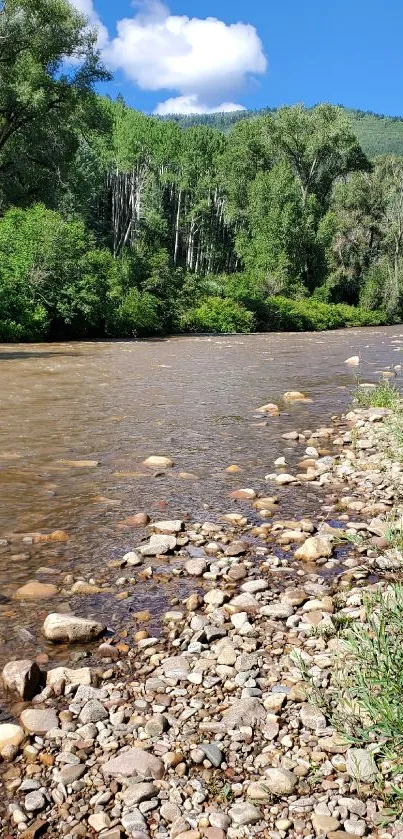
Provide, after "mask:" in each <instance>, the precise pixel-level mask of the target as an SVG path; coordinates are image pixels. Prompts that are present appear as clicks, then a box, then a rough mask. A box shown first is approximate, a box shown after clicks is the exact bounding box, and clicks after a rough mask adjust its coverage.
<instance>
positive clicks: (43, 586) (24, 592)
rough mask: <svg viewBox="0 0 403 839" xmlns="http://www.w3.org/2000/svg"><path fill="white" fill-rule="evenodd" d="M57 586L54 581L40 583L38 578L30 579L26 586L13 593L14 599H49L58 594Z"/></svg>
mask: <svg viewBox="0 0 403 839" xmlns="http://www.w3.org/2000/svg"><path fill="white" fill-rule="evenodd" d="M57 591H58V589H57V586H54V585H52V583H38V581H37V580H30V581H29V582H28V583H26V584H25V586H21V588H19V589H17V591H16V592H15V593H14V595H13V599H14V600H47V599H48V598H49V597H54V596H55V594H57Z"/></svg>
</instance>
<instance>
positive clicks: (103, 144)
mask: <svg viewBox="0 0 403 839" xmlns="http://www.w3.org/2000/svg"><path fill="white" fill-rule="evenodd" d="M105 79H107V73H106V71H105V69H104V68H103V66H102V62H101V60H100V56H99V54H98V52H97V49H96V33H94V32H91V30H89V28H88V25H87V21H86V19H85V18H83V17H82V16H81V15H80V14H78V12H77V11H76V10H75V9H73V8H72V7H71V6H70V4H69V3H68V2H67V0H4V2H3V4H2V6H1V8H0V339H1V340H5V341H8V340H38V339H43V338H63V337H77V338H78V337H81V338H85V337H92V338H94V337H95V338H96V337H102V336H110V337H128V338H130V337H134V336H142V335H151V334H162V333H167V332H169V331H176V332H180V331H218V332H225V331H253V330H255V329H263V330H264V329H311V328H312V329H316V328H317V329H324V328H327V327H333V326H334V327H338V326H343V325H346V324H347V325H349V324H372V323H374V324H376V323H382V322H387V321H388V320H400V319H401V317H402V312H403V255H402V249H403V159H401V158H399V157H398V156H393V155H392V156H391V155H389V156H383V157H380V158H378V159H377V160H376V161H375V162H374V163H371V161H370V160H369V157H368V155H366V154H365V152H364V150H363V149H362V148H361V146H360V143H359V140H358V139H357V136H356V134H355V133H354V130H353V128H352V124H351V118H350V116H349V115H348V114H346V112H345V111H344V110H343V109H340V108H336V107H333V106H330V105H319V106H318V107H316V108H314V109H305V108H303V107H302V106H297V107H286V108H282V109H280V110H278V111H276V112H266V113H264V114H262V115H259V116H254V117H253V118H250V119H242V120H239V121H238V122H236V124H234V125H233V126H232V127H231V130H230V131H228V132H223V131H221V130H218V128H215V127H211V126H210V125H196V126H193V127H189V128H186V127H183V126H182V125H180V124H178V122H177V121H175V120H161V119H157V118H153V117H147V116H145V115H144V114H142V113H139V112H136V111H134V110H132V109H131V108H129V107H127V106H126V105H125V103H124V102H123V100H121V99H118V100H117V101H112V100H110V99H108V98H100V97H99V96H97V95H96V93H95V92H94V91H95V88H96V85H97V83H98V82H99V81H100V80H105ZM360 121H361V118H357V122H360ZM396 125H398V123H396ZM373 143H375V139H374V140H373Z"/></svg>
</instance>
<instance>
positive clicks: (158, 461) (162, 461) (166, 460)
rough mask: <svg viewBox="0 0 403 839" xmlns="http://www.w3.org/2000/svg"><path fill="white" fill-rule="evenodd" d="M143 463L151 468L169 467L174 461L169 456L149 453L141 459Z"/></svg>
mask: <svg viewBox="0 0 403 839" xmlns="http://www.w3.org/2000/svg"><path fill="white" fill-rule="evenodd" d="M143 465H144V466H149V467H150V468H151V469H170V468H171V467H172V466H173V465H174V463H173V460H171V458H170V457H163V456H161V455H151V456H150V457H147V459H146V460H143Z"/></svg>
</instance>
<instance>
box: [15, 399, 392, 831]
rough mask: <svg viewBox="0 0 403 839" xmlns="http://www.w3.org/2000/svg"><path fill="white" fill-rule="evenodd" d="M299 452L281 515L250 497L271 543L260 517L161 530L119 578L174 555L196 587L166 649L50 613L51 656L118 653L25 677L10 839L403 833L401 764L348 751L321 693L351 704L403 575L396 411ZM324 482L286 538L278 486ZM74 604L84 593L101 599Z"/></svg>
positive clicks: (271, 486)
mask: <svg viewBox="0 0 403 839" xmlns="http://www.w3.org/2000/svg"><path fill="white" fill-rule="evenodd" d="M285 436H286V437H287V440H288V441H289V444H290V445H291V444H292V445H295V446H296V447H300V450H301V461H300V466H299V470H300V471H299V472H297V473H296V474H295V475H294V474H289V473H288V472H287V467H286V464H285V462H284V459H283V458H279V459H278V460H277V461H276V463H275V467H276V471H273V473H271V474H269V475H267V485H268V493H267V496H265V497H259V498H258V497H256V493H255V492H254V490H253V488H249V487H246V488H244V487H240V488H239V490H236V491H235V493H233V497H235V498H239V499H242V500H243V501H245V500H247V501H248V502H249V503H250V505H251V511H252V510H253V513H254V517H255V515H256V513H258V515H259V517H260V521H261V523H260V524H259V525H256V524H249V523H248V517H247V516H244V515H243V514H241V513H232V514H227V515H224V516H223V517H222V520H221V522H220V524H216V523H212V522H208V521H206V522H199V523H191V524H190V523H189V522H186V523H185V521H181V520H178V521H167V522H154V523H153V524H151V525H149V528H150V530H149V535H148V539H147V541H146V542H143V543H142V544H141V545H137V546H134V548H133V551H131V552H130V553H128V554H126V555H125V556H123V557H122V559H121V560H117V561H114V563H112V564H111V567H110V569H109V573H110V575H111V576H112V575H114V574H115V575H116V574H118V575H120V578H119V585H120V587H124V585H126V586H128V587H129V586H130V580H131V578H135V575H136V573H138V574H143V575H147V573H148V565H147V563H148V562H149V561H151V560H150V559H149V558H151V559H153V558H155V557H159V556H161V555H162V556H171V557H175V558H176V560H179V561H180V563H181V565H180V570H179V571H178V570H177V571H176V573H180V574H182V575H184V576H186V577H188V578H189V581H190V582H191V581H192V580H193V581H194V586H193V590H192V591H191V593H190V595H189V596H188V597H187V598H186V600H185V602H183V603H179V604H177V605H175V606H174V607H173V609H172V611H170V612H168V613H167V614H165V615H164V616H163V626H164V632H163V634H162V636H161V637H149V634H148V632H147V630H146V629H140V630H139V629H137V631H136V628H135V627H134V626H133V625H132V624H129V622H126V623H125V625H123V626H120V627H111V628H108V630H107V629H106V627H105V626H104V625H103V624H102V622H98V621H96V620H89V619H88V620H84V619H82V618H78V617H76V616H74V615H71V614H52V613H51V614H50V615H48V617H47V618H46V621H45V623H44V626H43V634H44V637H45V638H47V639H48V640H49V641H51V642H52V643H58V642H64V643H75V644H77V643H81V644H83V645H87V644H92V645H93V644H94V641H95V639H99V641H97V642H96V644H97V646H96V647H95V648H94V647H93V646H92V649H93V650H94V649H95V655H96V656H97V657H98V666H94V667H83V666H80V667H77V666H75V665H74V663H72V664H71V665H70V664H69V666H68V667H58V668H56V669H53V670H48V672H47V673H46V672H44V671H45V667H46V664H45V663H44V662H46V656H43V657H41V656H39V657H38V659H37V661H36V662H30V661H16V662H11V663H9V664H8V665H7V666H6V668H5V670H4V671H3V680H4V683H5V684H6V687H7V689H8V690H9V691H10V695H11V696H14V697H15V696H19V697H20V699H21V700H23V701H24V703H25V707H24V708H23V710H22V712H21V715H20V718H19V719H17V720H15V721H12V722H6V723H4V724H1V725H0V754H1V756H2V759H3V763H2V765H1V772H2V774H1V782H2V788H3V792H2V799H3V805H4V811H3V820H2V832H1V836H2V837H16V836H20V837H23V839H36V837H37V836H40V835H41V834H46V835H47V836H49V837H55V836H63V837H68V839H76V837H87V836H88V837H90V836H94V835H97V836H100V837H101V838H102V839H121V837H124V836H129V837H132V838H133V839H149V837H151V839H154V837H158V839H165V837H166V838H167V839H199V837H205V839H225V838H226V837H228V839H242V837H247V836H248V837H249V836H263V837H269V836H270V837H272V839H286V837H287V839H288V837H289V839H294V837H310V836H319V837H322V836H327V837H329V839H352V837H357V836H358V837H361V836H367V835H370V836H376V837H379V839H390V837H395V836H396V835H398V834H399V832H400V830H401V828H400V826H399V822H398V815H397V814H396V815H393V816H390V814H389V815H388V811H387V808H386V804H385V789H386V790H387V788H388V785H390V783H391V781H392V777H391V766H390V763H389V764H388V762H387V761H381V760H377V756H376V752H375V755H374V752H373V750H372V751H371V750H370V749H367V748H366V749H363V748H356V747H355V745H354V744H352V743H351V742H349V741H348V740H347V739H346V737H345V736H342V735H341V734H340V732H339V731H337V730H336V729H335V727H334V726H333V725H332V719H331V717H330V716H329V714H328V713H326V712H324V710H323V708H321V707H319V705H318V701H317V698H316V693H312V685H313V686H314V687H316V688H318V689H320V690H322V691H326V690H329V689H331V688H332V676H333V673H334V669H335V663H336V660H339V659H340V655H343V649H344V648H343V631H344V630H343V628H344V627H345V625H346V623H350V622H351V621H359V622H362V621H363V620H364V618H365V615H364V610H363V598H364V597H365V595H366V594H367V593H368V592H369V591H373V590H374V589H375V590H377V589H379V588H385V589H386V588H387V587H388V586H390V579H391V578H392V575H393V574H398V572H399V568H400V566H401V564H402V562H401V554H400V550H399V547H398V546H397V545H396V543H395V542H394V541H393V538H392V537H391V524H390V522H391V521H392V520H394V519H396V517H397V516H399V509H398V505H399V503H400V497H401V486H402V484H403V472H402V468H403V467H402V463H401V460H400V458H399V452H398V446H399V441H398V438H397V436H396V430H395V429H394V427H393V423H392V422H391V411H389V410H387V409H379V408H369V409H365V410H364V409H356V410H354V411H351V412H350V413H349V414H347V415H346V416H345V417H342V418H338V419H337V418H335V419H334V421H333V423H332V425H331V426H330V427H328V428H320V429H318V430H317V431H316V432H315V433H313V434H310V435H309V436H307V435H306V434H303V433H302V434H301V433H299V431H295V432H291V433H289V434H287V435H285ZM306 482H309V483H311V484H313V485H315V486H317V487H318V488H319V489H320V492H321V495H322V505H321V507H320V509H318V514H317V517H316V519H314V518H312V519H307V518H304V519H295V520H283V519H281V505H279V504H278V500H277V498H276V495H275V490H276V486H278V485H280V486H281V485H286V484H290V485H293V486H294V487H295V490H294V491H295V493H303V492H304V491H305V484H306ZM114 568H115V569H116V570H115V571H114V570H113V569H114ZM74 585H76V586H77V585H79V586H81V592H82V594H85V591H84V588H85V586H87V591H88V593H91V586H93V583H91V581H86V580H81V581H76V582H75V583H74ZM111 630H112V631H111ZM344 653H345V651H344ZM303 671H304V672H303ZM305 671H306V672H305ZM306 674H307V675H308V681H307V680H306ZM393 781H394V783H395V784H396V783H397V784H398V783H399V777H397V778H396V777H394V778H393Z"/></svg>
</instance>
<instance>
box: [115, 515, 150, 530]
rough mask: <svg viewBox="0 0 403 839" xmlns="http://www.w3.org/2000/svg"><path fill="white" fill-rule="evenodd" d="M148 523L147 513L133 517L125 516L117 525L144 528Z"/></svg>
mask: <svg viewBox="0 0 403 839" xmlns="http://www.w3.org/2000/svg"><path fill="white" fill-rule="evenodd" d="M149 521H150V516H149V515H148V514H147V513H135V514H134V515H133V516H127V518H125V519H123V521H120V522H118V524H119V525H120V526H122V527H146V526H147V524H148V523H149Z"/></svg>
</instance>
